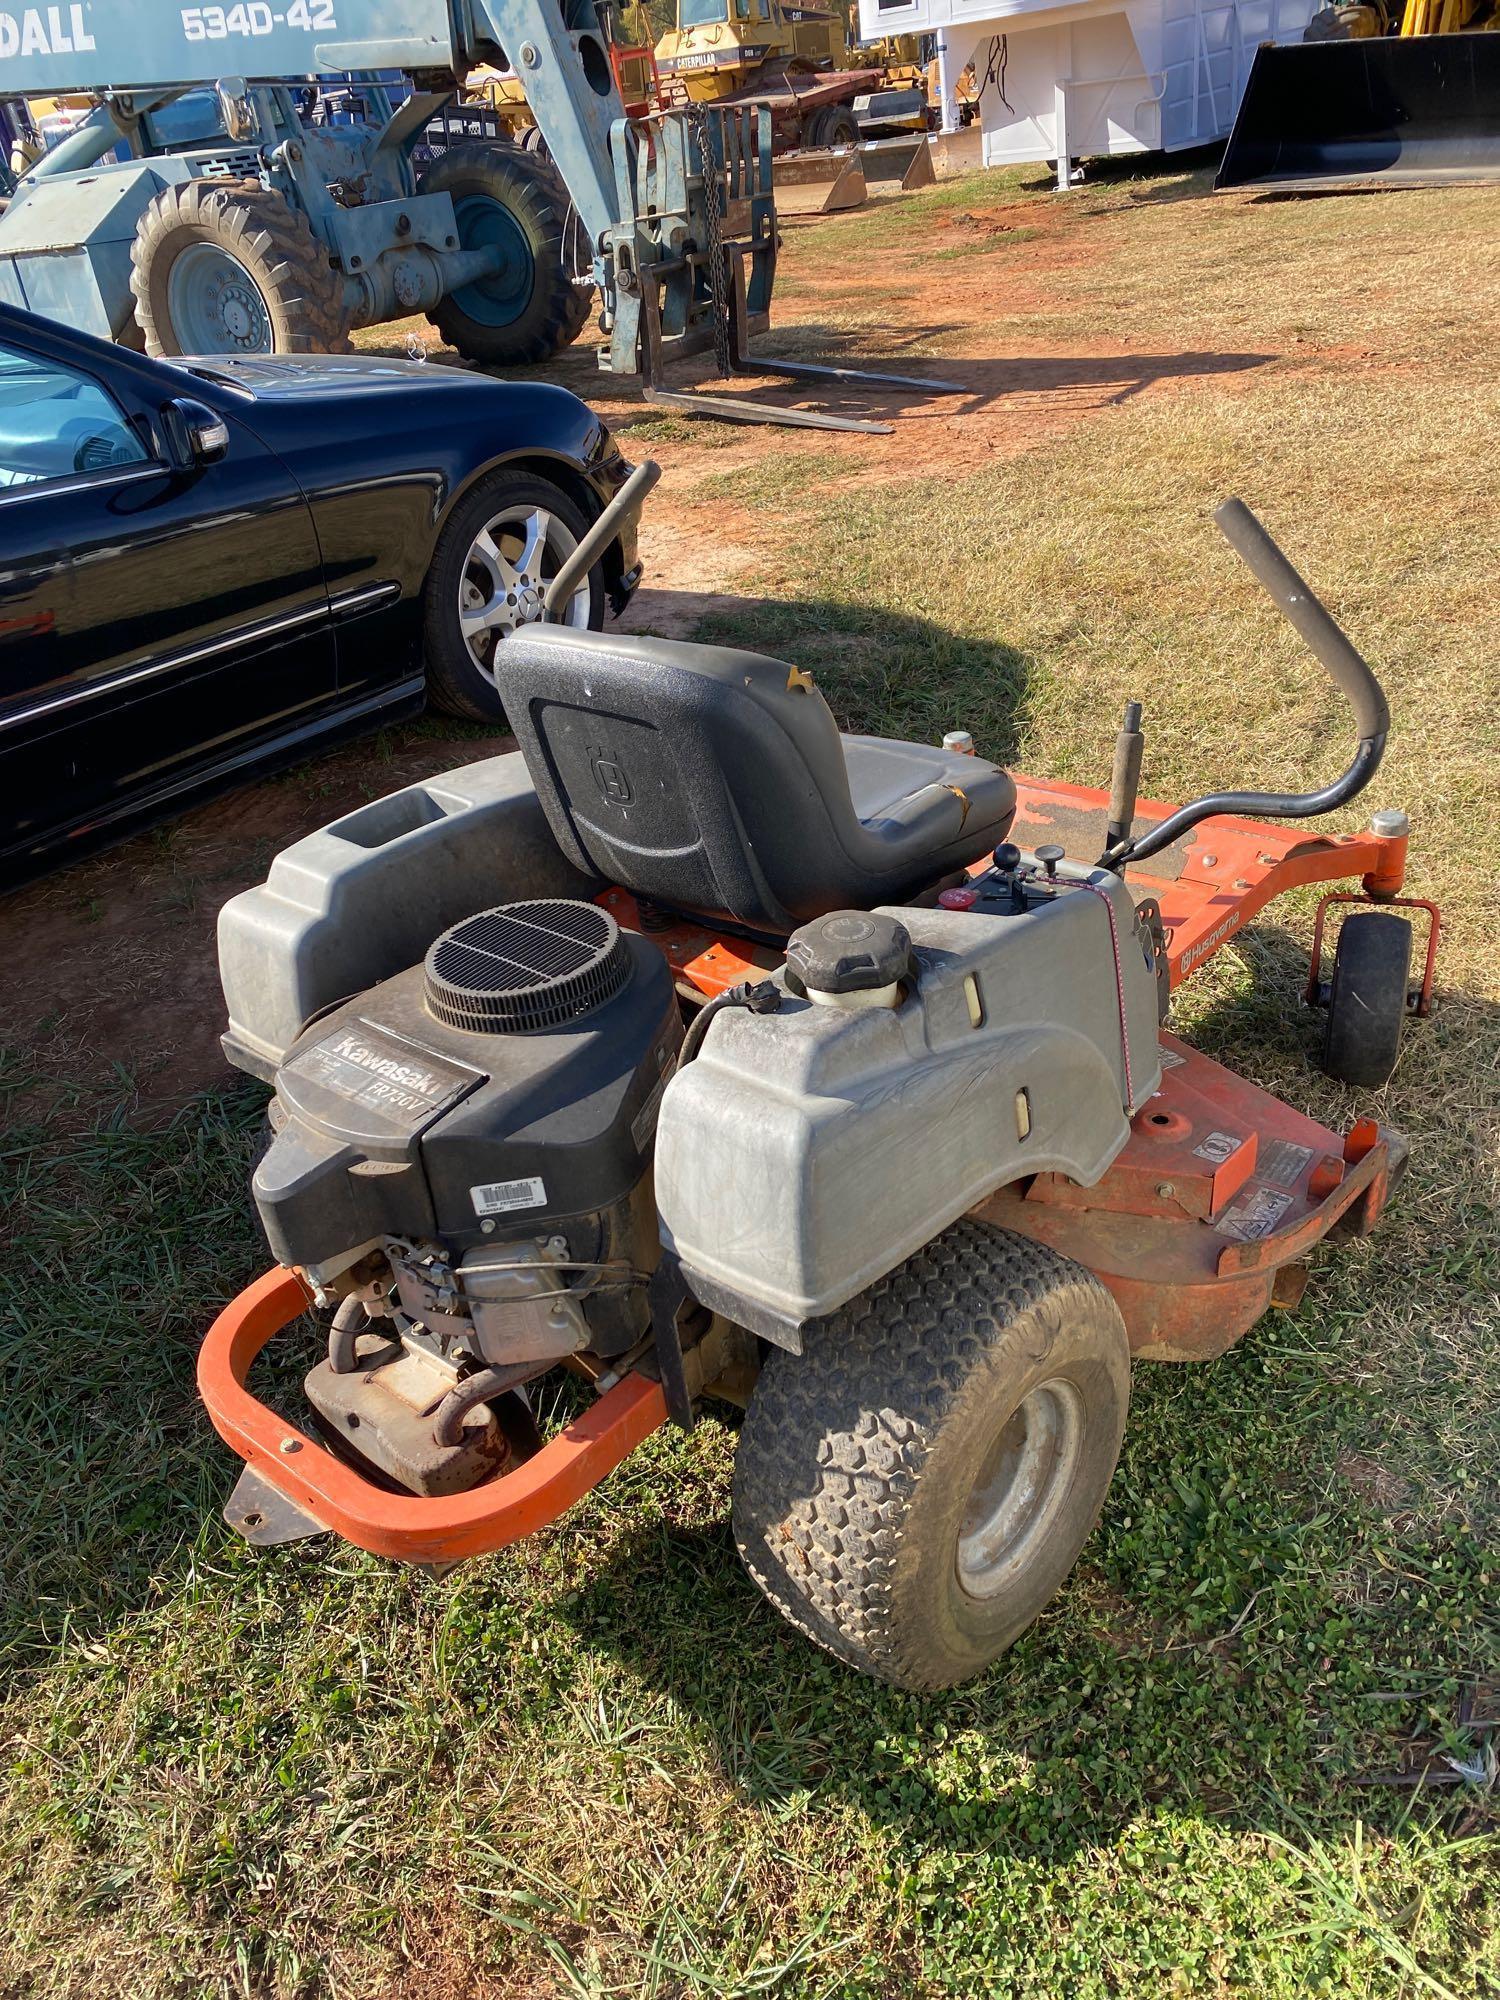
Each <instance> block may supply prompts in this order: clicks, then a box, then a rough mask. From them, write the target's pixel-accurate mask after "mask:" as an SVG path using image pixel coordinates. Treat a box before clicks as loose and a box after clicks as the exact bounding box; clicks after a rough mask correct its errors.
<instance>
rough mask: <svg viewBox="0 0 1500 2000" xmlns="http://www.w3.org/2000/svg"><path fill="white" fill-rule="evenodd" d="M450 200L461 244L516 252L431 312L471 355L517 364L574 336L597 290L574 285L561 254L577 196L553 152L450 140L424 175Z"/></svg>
mask: <svg viewBox="0 0 1500 2000" xmlns="http://www.w3.org/2000/svg"><path fill="white" fill-rule="evenodd" d="M422 192H423V193H424V194H448V195H451V196H452V198H453V210H454V215H455V217H456V219H457V222H458V240H459V245H460V247H461V248H462V249H465V250H470V249H473V248H474V247H475V246H476V245H477V244H481V243H487V242H503V243H505V244H506V245H507V246H508V248H509V249H510V251H511V252H512V253H513V254H512V255H511V256H510V258H509V259H508V261H507V263H506V265H505V266H504V267H503V268H502V270H501V271H500V272H499V273H497V274H496V275H495V276H494V277H491V278H476V279H475V280H474V282H473V283H472V284H468V285H460V286H459V287H458V289H457V290H456V291H454V292H450V293H449V294H448V295H447V296H446V297H445V298H443V299H441V300H440V301H439V302H438V304H437V305H435V306H434V307H433V309H432V311H431V312H430V313H429V315H428V317H429V319H430V320H431V321H432V323H433V325H434V326H435V327H436V328H437V329H438V331H439V333H441V334H442V336H443V338H444V340H446V341H447V342H448V344H449V345H450V346H451V347H456V348H457V349H458V351H459V353H460V354H461V355H463V357H464V359H465V360H466V361H478V362H482V363H484V364H486V365H488V366H498V367H513V366H516V365H518V364H520V363H523V362H531V361H546V360H548V359H549V358H550V357H551V356H552V355H554V354H556V353H558V352H559V351H560V350H561V349H562V348H564V347H566V346H568V344H569V343H570V342H571V341H574V340H576V339H577V338H578V336H579V334H580V333H581V332H582V331H583V328H584V326H585V325H586V324H587V322H588V316H589V306H590V302H591V300H592V298H593V292H592V290H591V289H590V288H589V286H587V285H579V284H575V283H574V282H573V279H572V276H571V274H570V271H569V268H568V265H567V263H566V261H565V253H566V252H567V250H568V238H569V236H570V233H571V232H570V231H569V230H568V227H567V223H568V215H569V211H570V208H571V203H570V201H569V199H568V191H567V188H566V187H565V186H564V185H563V181H562V176H561V175H560V174H559V173H558V171H557V169H556V167H555V166H553V164H552V162H551V160H550V159H548V158H547V157H546V156H545V155H544V154H542V153H540V152H528V151H527V150H525V149H524V148H523V147H521V146H515V145H511V144H510V143H509V142H508V141H502V140H495V139H486V140H481V141H476V142H475V143H473V144H471V145H466V146H453V147H451V148H450V149H449V150H448V151H447V152H446V153H444V154H443V156H442V158H441V159H440V160H437V161H435V162H434V164H433V166H432V167H431V169H430V170H429V171H428V173H427V174H426V176H425V177H424V178H423V181H422Z"/></svg>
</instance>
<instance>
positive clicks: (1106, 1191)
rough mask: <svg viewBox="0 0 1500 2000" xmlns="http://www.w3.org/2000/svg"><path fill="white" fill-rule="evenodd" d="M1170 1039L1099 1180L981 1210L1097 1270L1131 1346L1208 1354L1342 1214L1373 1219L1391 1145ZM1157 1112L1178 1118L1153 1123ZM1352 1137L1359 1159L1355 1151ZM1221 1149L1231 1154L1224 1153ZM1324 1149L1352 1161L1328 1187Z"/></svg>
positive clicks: (1193, 1356)
mask: <svg viewBox="0 0 1500 2000" xmlns="http://www.w3.org/2000/svg"><path fill="white" fill-rule="evenodd" d="M1161 1039H1162V1048H1163V1051H1164V1053H1165V1056H1166V1065H1165V1067H1164V1069H1163V1072H1162V1082H1161V1088H1160V1090H1159V1091H1158V1093H1157V1095H1156V1096H1155V1097H1153V1098H1152V1099H1151V1100H1150V1103H1149V1104H1148V1105H1147V1106H1146V1107H1145V1108H1144V1109H1143V1111H1142V1112H1141V1113H1140V1114H1139V1115H1138V1116H1137V1118H1136V1120H1135V1122H1134V1124H1133V1126H1132V1127H1131V1133H1130V1137H1129V1139H1128V1140H1127V1141H1126V1144H1125V1147H1124V1149H1123V1151H1122V1152H1121V1153H1120V1155H1119V1157H1118V1159H1117V1160H1116V1161H1115V1163H1114V1165H1113V1166H1112V1167H1111V1168H1110V1169H1109V1171H1108V1173H1106V1174H1105V1175H1104V1177H1103V1179H1102V1180H1100V1181H1099V1182H1098V1184H1097V1185H1096V1186H1094V1187H1092V1188H1080V1187H1077V1186H1075V1185H1073V1184H1072V1183H1069V1182H1064V1181H1059V1180H1058V1179H1057V1178H1056V1176H1053V1175H1038V1176H1037V1177H1036V1179H1035V1180H1033V1181H1032V1182H1030V1183H1029V1184H1027V1183H1018V1184H1017V1185H1015V1186H1012V1187H1007V1188H1002V1189H1001V1190H1000V1191H999V1192H998V1193H997V1194H994V1195H991V1196H990V1197H989V1198H988V1199H987V1200H986V1201H984V1202H981V1203H980V1204H979V1206H978V1208H977V1209H976V1210H975V1211H974V1212H975V1213H976V1214H978V1215H980V1216H983V1217H984V1218H985V1219H986V1220H988V1221H991V1222H996V1223H1000V1224H1002V1225H1003V1226H1004V1227H1006V1228H1009V1229H1015V1230H1018V1231H1019V1232H1020V1233H1021V1234H1023V1235H1026V1236H1032V1237H1035V1238H1036V1239H1037V1240H1038V1241H1039V1242H1043V1243H1047V1244H1050V1245H1051V1247H1052V1248H1053V1249H1055V1250H1059V1251H1061V1252H1062V1253H1063V1254H1064V1255H1065V1256H1068V1257H1073V1258H1076V1260H1077V1261H1078V1262H1079V1263H1080V1264H1084V1265H1086V1266H1087V1267H1088V1268H1089V1269H1090V1270H1091V1271H1094V1272H1096V1273H1097V1275H1098V1276H1099V1278H1100V1279H1101V1280H1102V1281H1103V1283H1104V1284H1105V1285H1107V1286H1108V1287H1109V1290H1110V1291H1111V1292H1112V1293H1113V1294H1114V1297H1115V1300H1116V1302H1117V1303H1118V1305H1119V1307H1120V1311H1121V1313H1122V1314H1123V1316H1124V1319H1125V1327H1126V1332H1127V1333H1128V1335H1129V1338H1130V1345H1131V1350H1132V1352H1133V1353H1135V1354H1137V1355H1140V1356H1141V1357H1143V1358H1145V1359H1148V1360H1158V1361H1202V1360H1207V1359H1209V1358H1210V1357H1211V1356H1213V1355H1215V1354H1222V1353H1223V1352H1224V1350H1225V1349H1226V1348H1228V1347H1232V1346H1233V1344H1234V1343H1235V1341H1237V1340H1238V1339H1239V1338H1240V1336H1241V1335H1242V1334H1243V1333H1245V1332H1246V1331H1247V1330H1248V1329H1249V1328H1250V1327H1251V1326H1253V1325H1254V1323H1255V1322H1256V1320H1258V1319H1259V1318H1260V1316H1261V1314H1262V1313H1263V1312H1265V1310H1266V1309H1267V1307H1268V1306H1270V1305H1271V1304H1272V1303H1273V1302H1274V1300H1275V1298H1276V1295H1277V1285H1278V1282H1280V1283H1281V1286H1282V1296H1285V1295H1286V1293H1287V1290H1288V1287H1289V1285H1290V1283H1291V1281H1290V1280H1279V1279H1278V1273H1280V1272H1281V1271H1282V1270H1284V1269H1285V1267H1286V1266H1288V1265H1291V1264H1295V1263H1300V1262H1302V1261H1303V1260H1304V1259H1305V1258H1306V1256H1307V1253H1308V1252H1309V1250H1310V1249H1311V1248H1312V1247H1313V1245H1314V1244H1316V1243H1318V1242H1321V1240H1322V1239H1323V1237H1325V1236H1326V1235H1327V1234H1328V1232H1329V1231H1330V1230H1331V1229H1332V1228H1333V1227H1334V1225H1335V1224H1336V1223H1340V1222H1344V1225H1345V1227H1348V1226H1349V1224H1350V1222H1351V1221H1352V1222H1353V1223H1354V1224H1355V1225H1356V1226H1357V1227H1358V1228H1359V1229H1360V1230H1361V1231H1362V1232H1363V1231H1365V1230H1368V1229H1370V1228H1372V1227H1373V1226H1374V1223H1375V1220H1376V1218H1377V1216H1378V1215H1379V1213H1380V1210H1381V1208H1382V1207H1383V1206H1384V1203H1385V1198H1386V1193H1387V1189H1388V1182H1389V1170H1390V1166H1391V1163H1392V1142H1391V1140H1390V1138H1389V1136H1388V1135H1387V1134H1385V1133H1383V1132H1380V1131H1379V1130H1375V1131H1374V1133H1373V1136H1371V1135H1369V1134H1365V1133H1364V1132H1362V1130H1361V1128H1360V1127H1359V1126H1356V1128H1355V1131H1354V1133H1352V1134H1351V1135H1350V1137H1349V1139H1348V1140H1342V1139H1340V1137H1339V1136H1338V1134H1336V1133H1334V1132H1331V1131H1330V1130H1329V1129H1328V1128H1327V1127H1326V1126H1324V1125H1319V1124H1318V1123H1317V1122H1316V1121H1315V1120H1314V1119H1311V1118H1308V1117H1305V1116H1304V1115H1303V1114H1302V1113H1301V1112H1300V1111H1294V1110H1293V1109H1292V1107H1291V1106H1290V1105H1288V1104H1283V1103H1282V1102H1281V1100H1280V1099H1279V1098H1276V1097H1273V1096H1271V1095H1270V1093H1269V1092H1267V1091H1264V1090H1260V1089H1258V1088H1257V1087H1256V1085H1254V1084H1252V1083H1247V1082H1246V1081H1245V1080H1244V1079H1243V1078H1242V1077H1237V1076H1234V1075H1233V1074H1232V1073H1231V1072H1230V1071H1228V1070H1226V1069H1223V1068H1221V1067H1220V1065H1219V1064H1218V1063H1216V1062H1213V1061H1211V1060H1210V1059H1209V1057H1207V1056H1205V1055H1202V1054H1200V1053H1199V1051H1198V1050H1196V1049H1193V1048H1191V1047H1190V1046H1189V1045H1188V1044H1187V1043H1185V1042H1180V1041H1178V1039H1177V1038H1176V1036H1174V1035H1167V1034H1164V1035H1163V1036H1162V1038H1161ZM1153 1115H1155V1116H1165V1117H1167V1118H1168V1119H1169V1120H1170V1123H1169V1124H1168V1125H1167V1126H1155V1125H1153V1124H1152V1122H1151V1121H1152V1118H1153ZM1363 1122H1364V1123H1368V1121H1363ZM1184 1127H1185V1128H1186V1129H1185V1130H1184ZM1162 1132H1165V1133H1166V1134H1167V1135H1168V1136H1167V1137H1166V1138H1165V1139H1163V1138H1161V1137H1159V1136H1157V1134H1159V1133H1162ZM1356 1135H1358V1136H1356ZM1251 1139H1253V1140H1254V1142H1255V1143H1254V1146H1253V1147H1251V1146H1250V1145H1249V1144H1248V1143H1246V1142H1248V1141H1250V1140H1251ZM1351 1145H1352V1146H1353V1147H1354V1148H1355V1150H1356V1151H1357V1152H1358V1155H1359V1156H1358V1158H1357V1159H1350V1158H1349V1154H1348V1152H1347V1151H1346V1147H1349V1146H1351ZM1231 1146H1232V1147H1233V1151H1227V1150H1226V1149H1227V1148H1229V1147H1231ZM1360 1148H1363V1150H1360ZM1200 1149H1201V1150H1200ZM1241 1151H1243V1152H1244V1153H1245V1154H1246V1155H1247V1156H1248V1158H1249V1159H1250V1162H1251V1164H1250V1167H1249V1170H1248V1172H1246V1173H1244V1174H1243V1176H1242V1177H1240V1178H1238V1179H1236V1178H1235V1176H1234V1175H1233V1174H1232V1175H1231V1183H1232V1190H1231V1192H1229V1193H1228V1195H1227V1196H1226V1197H1225V1198H1224V1199H1222V1200H1220V1199H1218V1198H1217V1197H1216V1194H1215V1189H1214V1181H1215V1178H1216V1176H1217V1174H1218V1172H1219V1171H1220V1170H1221V1168H1222V1166H1224V1165H1228V1164H1230V1162H1231V1161H1233V1160H1234V1159H1235V1158H1236V1156H1237V1155H1238V1154H1239V1153H1240V1152H1241ZM1216 1155H1223V1156H1224V1158H1223V1159H1222V1160H1221V1161H1219V1162H1218V1163H1217V1164H1216V1161H1215V1156H1216ZM1329 1156H1333V1157H1334V1158H1339V1157H1343V1158H1345V1159H1347V1160H1349V1165H1348V1171H1347V1172H1346V1173H1345V1175H1344V1178H1343V1180H1342V1181H1341V1182H1340V1184H1339V1185H1338V1186H1337V1187H1335V1188H1333V1189H1332V1190H1330V1191H1327V1192H1324V1193H1319V1192H1318V1191H1317V1189H1316V1188H1315V1186H1314V1185H1313V1183H1314V1178H1315V1175H1316V1172H1317V1169H1318V1167H1319V1165H1320V1163H1321V1162H1322V1161H1324V1160H1325V1159H1326V1158H1328V1157H1329ZM1168 1162H1170V1164H1167V1163H1168Z"/></svg>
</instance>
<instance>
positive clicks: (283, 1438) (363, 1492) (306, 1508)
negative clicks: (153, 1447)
mask: <svg viewBox="0 0 1500 2000" xmlns="http://www.w3.org/2000/svg"><path fill="white" fill-rule="evenodd" d="M307 1305H308V1297H307V1292H306V1289H305V1287H304V1285H303V1283H302V1281H301V1280H300V1279H299V1278H298V1277H297V1276H296V1275H295V1274H294V1273H293V1272H291V1271H285V1270H279V1269H278V1270H273V1271H267V1272H265V1273H263V1275H262V1276H261V1277H259V1278H257V1279H256V1280H255V1282H254V1283H253V1284H251V1285H248V1286H247V1287H246V1288H245V1290H244V1291H242V1292H241V1293H240V1294H239V1296H238V1297H237V1298H235V1299H231V1301H230V1302H229V1304H228V1305H227V1306H225V1308H224V1310H223V1311H222V1312H221V1313H220V1314H219V1316H218V1318H217V1319H216V1320H215V1321H214V1323H213V1325H212V1326H211V1327H210V1328H209V1330H208V1333H207V1334H206V1336H205V1337H204V1341H203V1346H202V1348H201V1349H200V1350H199V1354H198V1393H199V1395H200V1396H201V1397H202V1398H203V1401H204V1404H205V1406H206V1408H207V1410H208V1414H209V1416H210V1417H211V1418H212V1420H213V1426H214V1429H215V1430H216V1431H217V1432H218V1433H219V1435H220V1437H221V1438H223V1440H224V1442H225V1443H226V1444H228V1445H229V1446H231V1447H232V1449H233V1450H235V1451H237V1452H238V1453H239V1455H240V1457H241V1458H242V1459H244V1461H245V1462H246V1464H247V1465H252V1466H254V1468H255V1470H256V1471H257V1472H258V1473H259V1474H260V1476H261V1478H262V1479H264V1480H266V1481H267V1482H268V1483H269V1484H270V1485H272V1486H274V1487H275V1488H276V1490H277V1492H278V1493H281V1494H283V1495H285V1497H286V1498H287V1499H288V1500H289V1501H291V1503H292V1505H293V1506H294V1507H299V1508H301V1510H302V1511H303V1513H305V1514H308V1515H310V1516H311V1517H312V1519H313V1520H315V1521H316V1522H317V1523H318V1524H319V1526H320V1527H324V1528H331V1529H332V1530H333V1531H334V1532H335V1533H336V1534H339V1535H342V1536H343V1537H344V1538H345V1540H346V1541H350V1542H353V1543H355V1544H356V1546H357V1547H359V1548H362V1549H368V1550H369V1551H370V1553H371V1554H372V1555H377V1556H398V1557H401V1558H403V1559H404V1560H405V1561H407V1562H425V1563H451V1562H459V1561H461V1560H462V1559H463V1558H464V1557H466V1556H478V1555H487V1554H488V1553H489V1552H490V1551H491V1550H493V1549H503V1548H505V1547H506V1546H507V1545H508V1544H509V1543H511V1542H516V1541H519V1540H520V1539H521V1538H522V1536H524V1535H530V1534H534V1533H535V1532H536V1530H537V1529H538V1528H543V1527H545V1526H546V1525H547V1524H548V1523H549V1522H551V1521H555V1520H556V1519H557V1517H558V1515H559V1514H561V1513H562V1512H563V1511H564V1510H565V1509H566V1508H568V1507H571V1506H572V1505H573V1502H574V1501H575V1500H580V1499H582V1497H583V1495H584V1494H585V1493H587V1492H589V1491H590V1490H591V1489H592V1488H593V1487H595V1486H597V1485H598V1483H599V1481H600V1480H601V1479H602V1478H603V1477H604V1475H605V1474H606V1473H607V1472H610V1471H612V1470H613V1469H614V1467H615V1466H617V1465H618V1464H619V1463H620V1461H621V1459H623V1458H625V1457H626V1456H627V1455H628V1454H629V1453H630V1452H632V1451H634V1449H635V1447H636V1446H637V1445H638V1444H640V1443H641V1442H642V1440H643V1439H645V1438H647V1437H649V1436H650V1435H651V1433H652V1431H654V1430H657V1429H659V1428H660V1427H661V1425H662V1424H664V1423H665V1422H666V1419H667V1406H666V1402H665V1399H664V1398H663V1396H662V1392H661V1385H660V1384H659V1383H657V1382H653V1381H650V1380H648V1379H647V1378H646V1377H645V1376H642V1375H627V1376H626V1377H625V1379H624V1380H623V1381H622V1382H620V1383H619V1384H617V1386H616V1387H615V1388H613V1389H611V1390H610V1391H609V1393H608V1394H607V1395H606V1396H602V1397H601V1398H600V1400H599V1401H598V1402H597V1403H595V1404H594V1405H593V1406H592V1407H591V1408H590V1409H588V1410H586V1411H585V1412H584V1413H583V1415H582V1416H580V1417H577V1418H575V1419H574V1421H573V1422H572V1423H571V1424H569V1425H568V1426H567V1428H566V1429H565V1430H563V1431H560V1432H559V1433H558V1434H557V1436H556V1437H554V1438H551V1439H549V1440H548V1442H547V1443H546V1444H544V1445H543V1446H542V1448H541V1450H540V1451H539V1452H537V1453H536V1455H535V1456H534V1457H532V1458H529V1459H527V1460H526V1461H525V1463H524V1464H522V1465H520V1466H518V1467H517V1468H516V1470H515V1471H514V1472H509V1473H507V1474H506V1475H505V1476H504V1477H503V1478H501V1479H495V1480H491V1481H490V1482H489V1483H488V1484H487V1485H484V1486H476V1487H474V1488H472V1489H471V1490H470V1491H469V1492H467V1493H454V1494H448V1495H444V1496H442V1497H441V1498H434V1499H420V1498H418V1497H417V1496H416V1495H415V1494H410V1493H388V1492H385V1491H383V1490H382V1489H381V1488H380V1487H377V1486H374V1485H372V1484H371V1483H370V1481H369V1480H367V1479H364V1478H362V1477H361V1476H360V1474H359V1473H358V1472H356V1471H355V1470H354V1468H353V1467H352V1466H349V1465H345V1464H344V1462H343V1461H342V1460H341V1459H337V1458H335V1457H334V1456H333V1455H332V1453H331V1452H329V1451H327V1450H325V1448H324V1447H323V1446H322V1445H321V1444H318V1443H317V1442H316V1441H315V1440H314V1439H313V1438H310V1437H308V1436H307V1434H306V1433H305V1432H303V1431H299V1430H298V1429H297V1428H296V1426H295V1425H294V1424H290V1423H288V1422H287V1421H286V1419H285V1418H283V1417H280V1416H278V1415H277V1414H276V1412H275V1411H274V1410H269V1409H267V1408H266V1406H265V1404H264V1403H262V1402H260V1401H258V1400H257V1399H256V1397H254V1396H253V1395H251V1393H250V1391H249V1390H248V1389H247V1388H246V1387H245V1382H246V1379H247V1377H248V1376H249V1373H250V1367H251V1364H252V1363H253V1362H254V1360H255V1357H256V1355H257V1354H259V1353H260V1351H261V1349H262V1348H263V1347H264V1346H265V1345H266V1343H267V1341H269V1340H271V1339H272V1338H274V1336H275V1335H276V1334H278V1333H280V1332H281V1330H282V1329H283V1327H287V1326H290V1325H291V1323H292V1321H293V1320H294V1319H296V1318H297V1317H298V1315H299V1314H300V1313H302V1312H304V1311H305V1310H306V1308H307Z"/></svg>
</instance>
